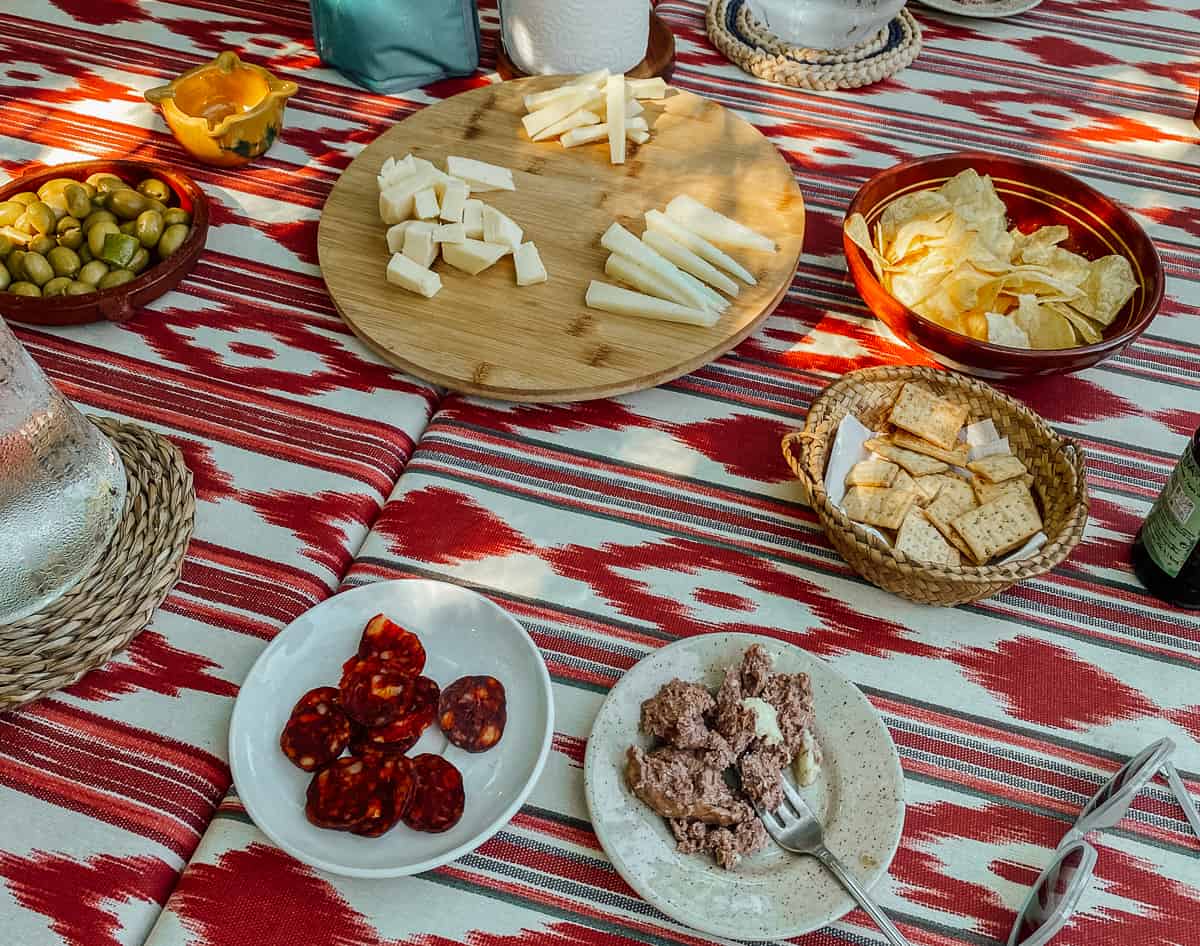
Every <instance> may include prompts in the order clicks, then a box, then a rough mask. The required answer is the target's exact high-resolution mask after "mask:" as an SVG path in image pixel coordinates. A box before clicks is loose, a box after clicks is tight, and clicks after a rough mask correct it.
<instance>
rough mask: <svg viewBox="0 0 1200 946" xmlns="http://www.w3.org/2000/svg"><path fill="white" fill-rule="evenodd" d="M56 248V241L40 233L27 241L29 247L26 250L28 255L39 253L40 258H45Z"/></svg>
mask: <svg viewBox="0 0 1200 946" xmlns="http://www.w3.org/2000/svg"><path fill="white" fill-rule="evenodd" d="M56 246H58V241H57V240H56V239H54V237H52V236H50V235H49V234H47V233H41V234H38V235H37V236H35V237H34V238H33V239H32V240H30V241H29V246H28V247H26V249H28V250H29V252H30V253H41V254H42V256H45V255H46V254H47V253H49V252H50V251H51V250H52V249H54V248H55V247H56Z"/></svg>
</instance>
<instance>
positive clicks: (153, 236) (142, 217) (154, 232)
mask: <svg viewBox="0 0 1200 946" xmlns="http://www.w3.org/2000/svg"><path fill="white" fill-rule="evenodd" d="M163 229H164V227H163V215H162V214H160V213H159V212H158V211H157V210H147V211H144V212H143V213H140V214H138V218H137V226H136V227H135V228H134V231H133V232H134V234H135V235H136V236H137V238H138V239H139V240H141V241H142V246H145V247H151V246H154V245H155V244H157V243H158V240H159V237H161V236H162V235H163Z"/></svg>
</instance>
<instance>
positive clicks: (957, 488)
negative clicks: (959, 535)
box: [925, 476, 979, 542]
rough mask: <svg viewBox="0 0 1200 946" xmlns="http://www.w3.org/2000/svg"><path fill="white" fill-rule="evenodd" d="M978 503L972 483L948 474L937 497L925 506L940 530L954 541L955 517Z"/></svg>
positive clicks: (927, 513)
mask: <svg viewBox="0 0 1200 946" xmlns="http://www.w3.org/2000/svg"><path fill="white" fill-rule="evenodd" d="M978 505H979V503H978V502H977V501H976V499H975V491H974V490H972V489H971V484H970V483H968V482H967V481H966V480H964V479H960V478H959V477H957V476H947V477H946V481H945V482H944V483H943V484H942V488H941V489H940V490H938V494H937V499H935V500H934V501H933V502H931V503H930V504H929V505H928V506H926V507H925V515H927V516H928V517H929V521H930V522H932V523H933V524H934V525H935V526H936V527H937V530H938V532H940V533H941V534H942V535H944V536H945V537H946V538H947V539H948V540H949V541H951V542H953V541H954V539H955V533H954V526H953V525H952V523H953V520H954V518H955V517H956V516H960V515H962V514H963V513H964V512H966V511H967V510H968V509H974V508H975V507H976V506H978Z"/></svg>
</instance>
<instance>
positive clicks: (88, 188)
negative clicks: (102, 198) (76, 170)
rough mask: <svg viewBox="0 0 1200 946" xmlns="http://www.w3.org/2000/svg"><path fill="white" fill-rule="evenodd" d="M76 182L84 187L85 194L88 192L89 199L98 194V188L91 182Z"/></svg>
mask: <svg viewBox="0 0 1200 946" xmlns="http://www.w3.org/2000/svg"><path fill="white" fill-rule="evenodd" d="M75 184H76V185H77V186H79V187H82V188H83V192H84V193H85V194H87V198H88V200H91V199H92V198H93V197H95V196H96V188H95V187H93V186H92V185H91V184H89V183H88V182H87V181H76V182H75Z"/></svg>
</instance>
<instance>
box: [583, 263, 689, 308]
mask: <svg viewBox="0 0 1200 946" xmlns="http://www.w3.org/2000/svg"><path fill="white" fill-rule="evenodd" d="M604 272H605V275H608V276H611V277H612V278H613V279H615V280H617V281H618V282H623V283H625V285H627V286H632V287H633V288H634V289H636V290H638V291H639V292H645V293H649V294H650V295H652V296H658V298H660V299H667V300H669V301H671V302H678V303H679V304H680V305H687V302H686V301H685V299H686V297H685V296H684V294H683V293H682V292H681V291H680V290H678V289H676V288H675V287H674V286H672V285H671V284H670V283H668V282H667V281H666V280H665V279H663V278H662V277H660V276H658V275H656V274H655V273H652V272H651V271H650V270H648V269H646V267H645V266H643V265H642V264H641V263H639V262H637V261H636V260H631V259H630V258H629V257H628V256H623V255H622V254H620V253H611V254H609V257H608V259H606V260H605V261H604Z"/></svg>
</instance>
